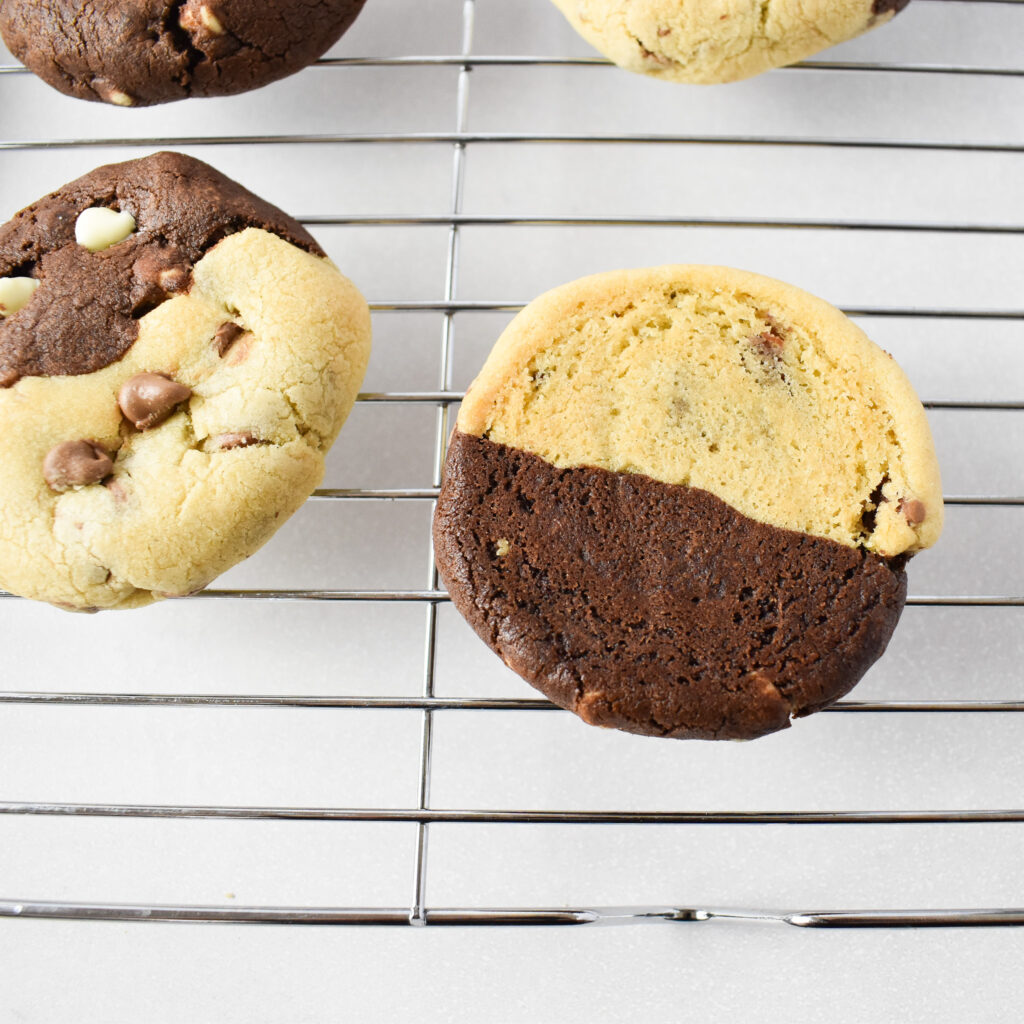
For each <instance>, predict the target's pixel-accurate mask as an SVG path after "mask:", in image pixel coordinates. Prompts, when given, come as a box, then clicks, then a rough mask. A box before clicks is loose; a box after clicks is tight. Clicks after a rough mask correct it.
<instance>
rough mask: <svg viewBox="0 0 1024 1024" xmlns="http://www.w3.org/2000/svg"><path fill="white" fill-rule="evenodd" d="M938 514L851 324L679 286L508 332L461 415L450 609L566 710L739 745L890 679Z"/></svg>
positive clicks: (787, 303) (609, 285) (454, 448)
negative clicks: (911, 583) (889, 656)
mask: <svg viewBox="0 0 1024 1024" xmlns="http://www.w3.org/2000/svg"><path fill="white" fill-rule="evenodd" d="M941 493H942V492H941V486H940V482H939V471H938V466H937V462H936V458H935V453H934V449H933V445H932V440H931V435H930V433H929V428H928V423H927V420H926V418H925V414H924V410H923V408H922V407H921V404H920V402H919V401H918V399H917V397H916V396H915V394H914V392H913V389H912V388H911V386H910V384H909V382H908V381H907V379H906V377H905V376H904V375H903V373H902V372H901V371H900V369H899V368H898V367H897V366H896V364H895V363H894V362H893V360H892V358H891V357H890V356H888V355H887V354H886V353H884V352H883V351H882V350H881V349H879V348H877V347H876V346H875V345H874V344H873V343H872V342H871V341H869V340H868V338H867V337H866V336H865V335H864V334H863V332H862V331H861V330H860V329H859V328H858V327H856V326H855V325H854V324H853V323H851V322H850V321H849V320H848V319H847V318H846V317H845V316H843V315H842V313H840V312H839V311H838V310H836V309H834V308H833V307H832V306H830V305H828V304H827V303H826V302H823V301H822V300H820V299H816V298H814V297H813V296H811V295H808V294H807V293H805V292H803V291H800V290H799V289H797V288H793V287H791V286H789V285H785V284H782V283H780V282H778V281H773V280H771V279H769V278H765V277H761V276H758V275H756V274H750V273H746V272H743V271H738V270H731V269H727V268H722V267H696V266H669V267H659V268H654V269H647V270H634V271H620V272H616V273H610V274H601V275H598V276H596V277H590V278H585V279H583V280H581V281H577V282H575V283H573V284H569V285H565V286H563V287H561V288H557V289H555V290H554V291H552V292H549V293H548V294H547V295H545V296H542V297H541V298H539V299H537V300H536V301H535V302H533V303H531V304H530V305H529V306H527V307H526V309H525V310H523V312H522V313H520V314H519V315H518V316H517V317H516V319H515V320H514V321H513V322H512V324H511V325H510V326H509V327H508V329H507V330H506V331H505V333H504V334H503V335H502V337H501V338H500V339H499V341H498V343H497V345H496V346H495V348H494V350H493V352H492V353H491V355H490V357H489V358H488V360H487V362H486V363H485V365H484V367H483V369H482V370H481V372H480V375H479V376H478V377H477V379H476V381H475V382H474V383H473V385H472V387H471V388H470V389H469V392H468V394H467V396H466V400H465V402H464V403H463V405H462V409H461V411H460V414H459V417H458V421H457V425H456V428H455V430H454V432H453V434H452V437H451V441H450V445H449V450H448V457H447V461H446V465H445V474H444V482H443V486H442V489H441V496H440V500H439V504H438V509H437V514H436V517H435V520H434V543H435V549H436V552H437V565H438V568H439V570H440V573H441V576H442V578H443V579H444V582H445V584H446V585H447V587H448V590H449V592H450V594H451V598H452V601H453V602H454V604H455V607H456V608H457V609H458V610H459V611H460V612H461V613H462V614H463V616H465V618H466V619H467V620H468V621H469V623H470V625H472V627H473V628H474V630H476V632H477V633H478V634H479V635H480V637H481V638H482V639H483V640H484V641H485V642H486V643H487V644H489V645H490V646H491V647H492V648H493V649H494V650H495V651H496V652H497V653H498V654H499V655H500V656H501V658H502V659H503V660H504V661H505V663H506V664H507V665H508V666H509V667H511V668H512V669H513V670H515V671H516V672H518V673H519V674H520V675H521V676H523V678H525V679H526V680H527V681H528V682H530V683H532V684H533V685H534V686H536V687H537V688H538V689H540V690H541V691H542V692H543V693H544V694H546V695H547V696H548V697H549V698H550V699H551V700H553V701H554V702H555V703H557V704H559V705H561V706H562V707H565V708H568V709H570V710H572V711H574V712H576V714H578V715H579V716H580V717H581V718H583V719H584V720H585V721H587V722H590V723H592V724H595V725H602V726H610V727H614V728H618V729H624V730H627V731H629V732H635V733H642V734H647V735H657V736H672V737H679V738H699V739H749V738H753V737H757V736H761V735H764V734H766V733H770V732H773V731H775V730H778V729H782V728H785V727H786V726H787V725H788V724H789V722H790V719H791V718H792V717H797V716H801V715H806V714H809V713H811V712H813V711H817V710H820V709H821V708H823V707H825V706H827V705H828V704H830V703H831V702H832V701H834V700H836V699H837V698H839V697H841V696H842V695H843V694H845V693H846V692H848V691H849V690H850V689H851V688H852V687H853V686H854V684H855V683H856V682H857V681H858V680H859V679H860V677H861V676H862V675H863V674H864V672H865V671H866V670H867V669H868V667H869V666H870V665H871V664H872V663H873V662H874V661H875V660H876V659H877V658H878V657H879V656H880V655H881V654H882V653H883V651H884V650H885V647H886V644H887V643H888V640H889V637H890V635H891V633H892V631H893V629H894V628H895V626H896V622H897V620H898V618H899V616H900V612H901V610H902V608H903V604H904V601H905V598H906V587H907V583H906V574H905V571H904V566H905V563H906V561H907V559H908V557H909V556H910V555H912V554H913V553H914V552H916V551H919V550H920V549H922V548H926V547H928V546H929V545H931V544H933V543H934V542H935V540H936V539H937V538H938V536H939V533H940V532H941V529H942V517H943V508H942V498H941Z"/></svg>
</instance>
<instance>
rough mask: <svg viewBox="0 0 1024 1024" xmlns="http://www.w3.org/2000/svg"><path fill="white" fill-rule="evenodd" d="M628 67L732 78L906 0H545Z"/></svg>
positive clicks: (861, 24)
mask: <svg viewBox="0 0 1024 1024" xmlns="http://www.w3.org/2000/svg"><path fill="white" fill-rule="evenodd" d="M553 2H554V4H555V6H557V7H558V8H559V10H561V12H562V13H563V14H564V15H565V16H566V18H568V19H569V22H570V23H571V24H572V26H573V27H574V28H575V29H576V30H577V31H578V32H579V33H580V35H582V36H583V38H584V39H586V40H587V42H589V43H590V44H591V45H592V46H594V47H596V48H597V49H598V50H600V51H601V52H602V53H603V54H604V55H605V56H607V57H609V58H610V59H611V60H613V61H614V62H615V63H616V64H618V65H619V66H620V67H623V68H626V69H627V70H628V71H637V72H639V73H640V74H644V75H651V76H653V77H655V78H663V79H666V80H668V81H673V82H694V83H704V84H707V83H714V82H734V81H737V80H738V79H741V78H750V77H751V76H752V75H757V74H760V73H761V72H762V71H767V70H769V69H770V68H777V67H781V66H783V65H785V64H795V63H796V62H797V61H800V60H804V59H805V58H806V57H810V56H811V55H813V54H815V53H818V52H819V51H820V50H824V49H825V48H826V47H829V46H834V45H836V44H837V43H841V42H844V41H845V40H847V39H852V38H853V37H854V36H858V35H860V34H861V33H862V32H866V31H867V30H868V29H870V28H874V26H875V25H879V24H881V23H882V22H884V21H888V20H889V19H890V18H892V16H893V15H894V14H896V13H898V12H899V11H901V10H903V8H904V7H906V6H907V4H908V3H909V2H910V0H774V2H772V3H767V2H765V0H553Z"/></svg>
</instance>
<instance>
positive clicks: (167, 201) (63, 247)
mask: <svg viewBox="0 0 1024 1024" xmlns="http://www.w3.org/2000/svg"><path fill="white" fill-rule="evenodd" d="M369 348H370V326H369V312H368V310H367V306H366V303H365V301H364V300H363V298H362V296H361V295H360V294H359V292H358V291H357V290H356V288H355V287H354V286H353V285H352V284H351V283H350V282H349V281H348V280H347V279H346V278H344V277H342V275H341V274H340V273H339V272H338V270H337V269H336V268H335V267H334V265H333V264H332V263H331V262H330V261H329V260H328V259H327V258H326V257H325V256H324V254H323V251H322V250H321V249H320V247H319V246H318V245H317V243H316V242H315V241H314V240H313V238H312V237H311V236H310V235H309V234H308V233H307V232H306V231H305V230H304V229H303V228H302V226H301V225H299V224H298V223H297V222H296V221H294V220H292V218H290V217H288V216H287V215H286V214H284V213H282V212H281V211H280V210H278V209H276V208H275V207H273V206H271V205H270V204H269V203H266V202H264V201H263V200H261V199H259V198H257V197H256V196H254V195H253V194H252V193H250V192H248V191H246V190H245V189H244V188H242V187H241V186H240V185H238V184H236V183H235V182H233V181H231V180H230V179H229V178H226V177H224V175H222V174H220V173H218V172H217V171H215V170H214V169H213V168H212V167H208V166H207V165H206V164H203V163H201V162H200V161H198V160H193V159H191V158H190V157H186V156H182V155H179V154H175V153H157V154H155V155H154V156H150V157H147V158H145V159H142V160H133V161H129V162H128V163H123V164H113V165H110V166H107V167H100V168H99V169H97V170H95V171H93V172H91V173H90V174H87V175H85V176H84V177H82V178H79V179H78V180H77V181H73V182H71V183H70V184H69V185H65V186H64V187H63V188H61V189H58V190H57V191H56V192H54V193H52V194H51V195H49V196H47V197H46V198H45V199H42V200H40V201H39V202H37V203H35V204H34V205H32V206H30V207H28V208H27V209H25V210H22V211H21V213H19V214H17V215H16V216H15V217H14V218H13V219H12V220H11V221H10V222H9V223H7V224H6V225H4V226H3V227H2V228H0V471H2V473H3V478H4V485H3V487H2V488H0V587H2V588H3V589H5V590H8V591H11V592H13V593H16V594H20V595H22V596H25V597H33V598H39V599H42V600H45V601H50V602H52V603H53V604H57V605H60V606H62V607H67V608H75V609H100V608H128V607H137V606H139V605H144V604H148V603H150V602H151V601H153V600H155V599H157V598H159V597H171V596H180V595H184V594H189V593H192V592H194V591H196V590H199V589H201V588H202V587H204V586H205V585H206V584H208V583H209V582H210V580H212V579H213V578H214V577H215V576H217V575H218V574H219V573H221V572H223V571H224V570H225V569H227V568H229V567H230V566H232V565H234V564H235V563H236V562H238V561H240V560H241V559H243V558H245V557H246V556H248V555H250V554H252V552H254V551H255V550H256V549H257V548H259V547H260V546H261V545H262V544H263V543H264V542H265V541H267V540H268V539H269V538H270V536H271V535H272V534H273V533H274V531H275V530H276V529H277V528H278V527H279V526H280V525H281V524H282V523H283V522H284V521H285V520H286V519H287V518H288V516H290V515H291V514H292V513H293V512H294V511H295V510H296V509H297V508H298V507H299V506H300V505H301V504H302V502H303V501H304V500H305V498H306V497H307V496H308V495H309V493H310V492H311V491H312V490H313V489H314V488H315V487H316V486H317V484H318V483H319V482H320V480H321V478H322V476H323V469H324V456H325V453H326V451H327V449H328V448H329V447H330V445H331V443H332V441H333V440H334V438H335V437H336V435H337V433H338V431H339V430H340V428H341V425H342V423H343V422H344V420H345V417H346V416H347V415H348V413H349V410H350V409H351V407H352V403H353V402H354V400H355V395H356V392H357V390H358V388H359V385H360V383H361V381H362V378H363V374H364V371H365V369H366V364H367V360H368V358H369Z"/></svg>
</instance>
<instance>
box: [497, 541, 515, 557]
mask: <svg viewBox="0 0 1024 1024" xmlns="http://www.w3.org/2000/svg"><path fill="white" fill-rule="evenodd" d="M511 547H512V545H511V544H509V542H508V541H507V540H506V539H505V538H504V537H502V538H501V540H499V541H498V543H497V544H495V545H494V550H495V553H496V554H497V556H498V557H499V558H504V557H505V556H506V555H507V554H508V553H509V549H510V548H511Z"/></svg>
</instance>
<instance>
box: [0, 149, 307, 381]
mask: <svg viewBox="0 0 1024 1024" xmlns="http://www.w3.org/2000/svg"><path fill="white" fill-rule="evenodd" d="M93 206H103V207H109V208H116V209H118V210H127V211H128V212H129V213H131V214H132V216H133V217H134V218H135V221H136V230H135V232H134V233H133V234H131V235H130V236H129V237H128V238H126V239H125V240H124V241H122V242H118V243H117V244H116V245H114V246H111V247H110V248H109V249H105V250H103V251H102V252H90V251H89V250H88V249H86V248H84V247H83V246H81V245H79V244H78V243H77V242H76V241H75V222H76V219H77V217H78V215H79V214H80V213H81V212H82V211H83V210H85V209H88V208H89V207H93ZM247 227H256V228H262V229H264V230H265V231H271V232H273V233H275V234H277V235H280V236H281V237H282V238H285V239H287V241H289V242H291V243H292V244H294V245H297V246H299V247H301V248H303V249H305V250H307V251H308V252H312V253H316V254H317V255H323V252H322V250H321V249H320V247H319V246H318V245H317V244H316V242H315V241H314V240H313V238H312V236H311V235H310V234H309V233H308V232H307V231H306V230H305V229H304V228H303V227H302V226H301V225H300V224H299V223H298V222H297V221H295V220H293V219H292V218H291V217H289V216H288V215H287V214H285V213H282V212H281V211H280V210H278V209H277V208H276V207H274V206H271V205H270V203H266V202H264V201H263V200H262V199H260V198H259V197H257V196H254V195H253V194H252V193H251V192H249V191H248V190H247V189H244V188H242V186H241V185H239V184H237V183H236V182H234V181H232V180H231V179H230V178H227V177H225V176H224V175H223V174H221V173H220V172H219V171H215V170H214V169H213V168H212V167H210V166H208V165H207V164H204V163H202V162H201V161H199V160H194V159H193V158H192V157H188V156H183V155H182V154H180V153H155V154H154V155H152V156H149V157H145V158H143V159H141V160H131V161H128V162H127V163H121V164H109V165H107V166H105V167H99V168H97V169H96V170H95V171H92V172H91V173H89V174H86V175H85V176H84V177H82V178H79V179H78V180H77V181H73V182H71V183H70V184H68V185H65V186H64V187H63V188H60V189H58V190H57V191H56V192H53V193H52V194H51V195H48V196H47V197H46V198H45V199H41V200H40V201H39V202H37V203H33V204H32V205H31V206H29V207H27V208H26V209H24V210H22V211H21V212H20V213H18V214H16V215H15V217H14V218H13V219H12V220H11V221H9V222H8V223H7V224H5V225H4V226H3V227H0V277H8V276H22V277H27V276H31V277H34V278H36V279H38V280H39V282H40V284H39V287H38V288H37V289H36V292H35V294H34V295H33V296H32V298H31V299H30V300H29V302H28V304H27V305H26V306H25V307H24V308H22V309H21V310H19V311H18V312H17V313H15V314H14V315H13V316H9V317H7V318H6V319H5V320H0V387H10V386H11V385H12V384H14V383H15V382H16V381H17V380H18V379H19V378H21V377H25V376H45V377H59V376H74V375H77V374H82V373H92V372H93V371H95V370H100V369H102V368H103V367H104V366H109V365H110V364H111V363H114V362H117V360H118V359H120V358H121V357H122V356H123V355H124V354H125V352H127V351H128V349H129V348H131V346H132V344H133V343H134V342H135V339H136V337H137V336H138V330H139V325H138V321H139V318H140V317H142V316H144V315H145V314H146V313H147V312H149V311H150V310H151V309H152V308H153V307H154V306H156V305H158V304H159V303H160V302H162V301H164V299H166V298H168V297H169V295H170V294H172V293H173V292H176V291H182V290H187V288H188V284H189V280H190V278H189V275H190V272H191V268H192V265H193V264H194V263H195V262H196V261H197V260H198V259H199V258H200V257H201V256H202V255H203V254H204V253H205V252H206V251H207V250H208V249H210V248H211V247H212V246H214V245H216V243H217V242H219V241H220V240H221V239H222V238H224V237H225V236H226V235H230V234H233V233H235V232H236V231H241V230H243V229H244V228H247Z"/></svg>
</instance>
